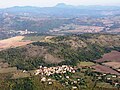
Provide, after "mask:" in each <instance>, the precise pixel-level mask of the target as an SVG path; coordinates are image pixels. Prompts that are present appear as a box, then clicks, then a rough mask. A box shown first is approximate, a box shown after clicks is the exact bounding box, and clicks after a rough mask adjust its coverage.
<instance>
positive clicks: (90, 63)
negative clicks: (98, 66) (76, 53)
mask: <svg viewBox="0 0 120 90" xmlns="http://www.w3.org/2000/svg"><path fill="white" fill-rule="evenodd" d="M93 65H95V63H93V62H80V63H79V64H78V67H79V66H93Z"/></svg>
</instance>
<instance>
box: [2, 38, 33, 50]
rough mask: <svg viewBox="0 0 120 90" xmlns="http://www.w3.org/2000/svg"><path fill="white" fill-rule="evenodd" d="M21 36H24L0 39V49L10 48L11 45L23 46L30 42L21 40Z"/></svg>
mask: <svg viewBox="0 0 120 90" xmlns="http://www.w3.org/2000/svg"><path fill="white" fill-rule="evenodd" d="M23 38H24V36H16V37H13V38H9V39H4V40H0V50H3V49H7V48H11V47H18V46H23V45H26V44H29V43H31V41H23V40H22V39H23Z"/></svg>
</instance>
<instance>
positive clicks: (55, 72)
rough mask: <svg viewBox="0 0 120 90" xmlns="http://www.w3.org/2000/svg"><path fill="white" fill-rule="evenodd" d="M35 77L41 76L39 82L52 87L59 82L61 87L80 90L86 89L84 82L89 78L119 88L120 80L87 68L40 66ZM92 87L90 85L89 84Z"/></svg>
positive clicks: (117, 77) (115, 76)
mask: <svg viewBox="0 0 120 90" xmlns="http://www.w3.org/2000/svg"><path fill="white" fill-rule="evenodd" d="M35 75H40V76H41V82H43V83H47V84H48V85H52V84H53V83H54V81H55V80H56V81H59V82H60V83H61V84H62V85H63V86H67V87H69V88H72V89H73V90H74V89H75V90H76V89H78V90H79V89H80V87H84V88H87V87H88V86H87V85H86V80H85V78H83V77H87V79H88V78H89V79H90V78H91V80H92V81H95V82H96V83H97V84H96V85H99V84H100V83H103V82H104V85H109V86H113V87H116V88H118V87H120V83H119V81H120V78H119V76H118V75H115V74H109V73H100V72H96V71H95V70H93V69H92V68H91V67H89V66H81V67H80V68H77V67H72V66H67V65H62V66H56V67H43V66H40V67H39V69H37V70H36V71H35ZM91 85H92V84H91Z"/></svg>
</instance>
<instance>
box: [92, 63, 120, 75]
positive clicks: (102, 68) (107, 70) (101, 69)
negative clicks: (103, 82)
mask: <svg viewBox="0 0 120 90" xmlns="http://www.w3.org/2000/svg"><path fill="white" fill-rule="evenodd" d="M92 68H94V69H95V71H97V72H101V73H110V74H116V75H120V73H118V72H117V71H115V70H113V69H111V68H109V67H107V66H102V65H95V66H93V67H92Z"/></svg>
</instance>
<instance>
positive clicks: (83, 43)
mask: <svg viewBox="0 0 120 90" xmlns="http://www.w3.org/2000/svg"><path fill="white" fill-rule="evenodd" d="M111 50H117V51H120V35H108V34H82V35H69V36H57V37H52V38H49V39H48V40H45V41H44V42H34V43H32V44H29V45H26V46H23V47H17V48H11V49H8V50H4V51H1V52H0V58H1V60H3V61H5V62H8V63H9V64H10V65H11V66H16V67H17V68H18V69H26V70H31V69H36V68H38V66H40V65H44V66H55V65H58V64H59V65H62V64H68V65H76V64H77V63H78V62H80V61H92V60H96V59H98V58H101V56H102V55H103V54H104V53H107V52H110V51H111Z"/></svg>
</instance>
